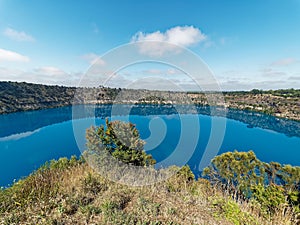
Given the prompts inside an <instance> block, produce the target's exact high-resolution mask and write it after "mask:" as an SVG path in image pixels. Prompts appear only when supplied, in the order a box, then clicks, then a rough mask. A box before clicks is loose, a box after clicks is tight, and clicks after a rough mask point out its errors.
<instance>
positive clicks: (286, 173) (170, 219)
mask: <svg viewBox="0 0 300 225" xmlns="http://www.w3.org/2000/svg"><path fill="white" fill-rule="evenodd" d="M113 124H116V126H114V125H113ZM110 126H111V127H110ZM116 127H117V128H118V129H117V130H118V131H120V130H121V133H122V132H124V131H125V132H128V133H129V134H134V135H133V136H131V137H132V138H133V139H131V140H133V143H136V144H133V145H131V144H130V143H128V144H129V145H126V146H124V145H122V144H120V143H119V138H118V137H117V136H115V135H116V133H115V131H116V130H114V128H116ZM90 132H92V133H93V134H96V136H98V138H96V137H95V136H92V138H91V136H89V135H91V134H90ZM129 137H130V135H129ZM87 138H88V140H89V145H88V149H89V151H94V150H97V149H98V148H95V147H96V146H99V145H100V147H101V149H102V150H103V151H104V152H107V153H110V154H113V155H114V156H115V157H117V158H118V159H119V160H121V161H123V162H126V163H128V162H129V163H134V164H136V165H142V166H145V165H149V166H151V164H152V163H153V161H152V160H150V161H149V159H152V157H151V156H147V155H144V154H143V152H144V151H143V149H142V145H143V143H142V142H139V134H138V131H137V130H136V129H135V127H134V126H133V125H131V124H126V123H122V122H109V121H107V124H106V127H100V128H91V129H89V130H88V131H87ZM128 146H131V147H129V148H128ZM137 147H138V148H137ZM123 150H124V151H123ZM137 151H138V152H137ZM114 153H117V154H114ZM136 155H138V156H139V157H137V158H136V157H134V156H136ZM140 156H142V157H140ZM129 159H132V161H131V160H129ZM136 159H139V160H138V161H136ZM149 162H150V163H149ZM299 171H300V169H299V167H291V166H281V165H280V164H278V163H270V164H267V163H263V162H261V161H259V160H258V159H257V158H256V156H255V154H254V153H253V152H251V151H250V152H228V153H225V154H222V155H220V156H217V157H215V158H214V159H213V161H212V164H211V166H210V167H208V168H206V169H205V171H204V173H205V175H206V176H207V177H208V178H209V179H203V178H199V179H198V180H195V177H194V175H193V173H192V172H191V170H190V169H189V167H188V166H184V167H182V168H181V170H179V171H178V172H177V173H176V174H175V175H174V176H172V177H171V178H169V179H168V180H165V181H163V182H159V183H155V184H153V185H149V186H142V187H132V186H126V185H122V184H120V183H115V182H112V181H111V180H109V179H107V178H105V177H102V176H100V175H99V174H98V173H96V172H95V170H93V169H92V168H91V167H90V166H89V164H88V163H87V162H86V161H85V160H84V159H83V158H80V159H76V157H72V158H71V159H69V160H68V159H66V158H61V159H59V160H57V161H55V160H52V161H50V162H49V163H46V164H45V165H43V166H42V167H41V168H40V169H38V170H37V171H35V172H34V173H33V174H31V175H30V176H28V177H27V178H24V179H22V180H19V181H18V182H16V183H14V184H13V185H12V186H11V187H9V188H7V189H3V190H1V191H0V218H1V219H0V223H1V224H225V225H226V224H250V225H251V224H278V225H282V224H297V223H299V221H297V215H298V214H297V213H298V212H299V204H300V203H299V202H300V201H299V200H300V195H299ZM137 175H138V174H137ZM266 179H267V182H266Z"/></svg>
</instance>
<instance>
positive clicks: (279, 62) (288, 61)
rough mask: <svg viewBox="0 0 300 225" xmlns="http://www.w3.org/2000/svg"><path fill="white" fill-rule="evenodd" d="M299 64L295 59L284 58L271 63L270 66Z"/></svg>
mask: <svg viewBox="0 0 300 225" xmlns="http://www.w3.org/2000/svg"><path fill="white" fill-rule="evenodd" d="M297 62H299V61H298V60H297V59H295V58H284V59H280V60H277V61H275V62H272V63H271V66H288V65H291V64H294V63H297Z"/></svg>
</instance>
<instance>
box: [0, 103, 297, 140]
mask: <svg viewBox="0 0 300 225" xmlns="http://www.w3.org/2000/svg"><path fill="white" fill-rule="evenodd" d="M73 107H74V108H73V112H74V111H75V112H76V113H75V114H74V115H75V118H76V119H79V118H88V117H94V115H96V117H98V118H105V117H109V116H111V114H112V112H113V115H115V116H117V115H120V116H122V115H127V114H128V112H130V115H171V114H178V113H179V114H195V113H199V114H203V115H210V113H211V108H210V107H206V106H197V107H196V111H195V107H194V106H188V105H180V106H179V105H178V106H174V105H149V104H147V105H134V106H132V105H118V106H117V109H116V108H113V107H115V105H114V106H113V105H98V106H96V107H95V108H94V106H91V105H78V106H73ZM224 110H225V109H222V108H217V109H216V108H214V112H217V113H216V114H215V115H219V116H223V114H224ZM218 112H219V113H218ZM226 117H227V118H229V119H234V120H237V121H240V122H243V123H245V124H247V125H248V127H249V128H251V127H259V128H263V129H268V130H273V131H276V132H279V133H284V134H285V135H287V136H289V137H293V136H295V137H300V122H298V121H292V120H287V119H280V118H276V117H273V116H269V115H265V114H262V113H257V112H251V111H241V110H235V109H226ZM69 120H72V107H71V106H68V107H61V108H54V109H45V110H37V111H28V112H18V113H12V114H7V115H0V141H1V140H4V139H3V138H20V137H22V136H24V135H30V134H31V133H32V132H37V130H38V129H40V128H42V127H45V126H48V125H51V124H56V123H61V122H64V121H69ZM17 134H19V136H13V135H17Z"/></svg>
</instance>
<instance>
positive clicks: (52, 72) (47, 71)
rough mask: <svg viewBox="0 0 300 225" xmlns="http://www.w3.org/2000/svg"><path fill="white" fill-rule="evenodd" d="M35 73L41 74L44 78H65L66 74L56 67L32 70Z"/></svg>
mask: <svg viewBox="0 0 300 225" xmlns="http://www.w3.org/2000/svg"><path fill="white" fill-rule="evenodd" d="M34 72H35V73H38V74H43V75H44V76H55V77H57V76H66V75H67V73H66V72H64V71H63V70H61V69H59V68H56V67H52V66H45V67H40V68H36V69H34Z"/></svg>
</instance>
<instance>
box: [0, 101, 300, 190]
mask: <svg viewBox="0 0 300 225" xmlns="http://www.w3.org/2000/svg"><path fill="white" fill-rule="evenodd" d="M74 107H75V109H76V107H77V108H78V109H79V111H80V112H83V113H80V116H78V115H77V116H76V119H74V118H73V117H72V109H73V110H74ZM74 107H73V108H72V107H62V108H55V109H47V110H38V111H30V112H19V113H13V114H7V115H0V153H1V158H0V174H1V175H0V186H8V185H10V184H12V183H13V181H14V180H18V179H20V178H21V177H24V176H27V175H29V174H30V173H31V172H32V171H34V170H35V169H37V168H38V167H39V166H40V165H42V164H43V163H45V162H46V161H48V160H51V159H58V158H59V157H70V156H71V155H77V156H79V155H80V154H81V151H82V150H84V149H85V130H86V128H88V127H90V126H91V125H93V124H96V125H100V124H104V122H105V119H104V118H105V117H107V116H109V115H110V110H111V108H110V107H111V106H109V105H106V106H99V107H98V108H97V109H96V111H97V112H96V118H94V117H92V116H91V115H90V111H91V108H87V107H85V106H74ZM147 107H148V106H139V107H136V108H135V109H134V110H132V111H131V113H130V115H129V116H126V115H122V113H120V115H114V116H113V117H111V120H116V119H118V120H124V121H128V120H129V121H130V122H132V123H134V124H136V127H137V128H138V130H139V131H140V134H141V138H142V139H145V140H146V141H147V144H146V145H145V150H146V151H147V152H148V153H150V154H152V155H153V157H154V158H155V159H156V161H157V162H158V167H160V166H168V165H170V164H177V165H180V163H182V162H183V163H185V161H180V159H181V158H182V159H184V158H187V159H188V160H187V163H188V164H189V165H190V167H191V168H192V170H193V172H194V173H196V174H199V173H200V172H199V170H201V168H200V167H199V163H200V160H201V159H202V156H203V152H204V151H208V152H209V151H212V152H215V151H216V149H210V148H207V146H208V141H209V138H210V136H211V135H212V131H211V130H212V121H214V123H215V124H216V126H217V129H218V124H223V125H224V124H225V125H226V129H225V130H224V139H223V140H221V139H222V138H221V137H220V140H219V139H213V140H212V143H213V144H214V143H215V142H220V143H221V145H220V149H217V153H218V154H220V153H223V152H227V151H233V150H235V149H236V150H238V151H248V150H253V151H254V152H255V153H256V155H257V157H258V158H259V159H260V160H262V161H265V162H270V161H277V162H280V163H282V164H291V165H297V166H300V123H299V122H296V121H289V120H284V119H278V118H275V117H272V116H267V115H263V114H259V113H254V112H246V111H237V110H229V111H228V112H227V118H224V117H211V116H210V115H209V112H208V110H209V109H208V108H205V107H199V110H198V114H193V113H189V112H187V113H184V114H176V113H174V110H173V109H170V108H169V107H165V108H164V107H158V106H151V107H150V108H149V107H148V108H147ZM86 109H88V110H87V111H85V110H86ZM92 110H93V108H92ZM93 113H94V112H93ZM93 115H94V114H93ZM182 121H184V123H183V124H182ZM183 126H185V127H183ZM198 128H200V130H198ZM74 130H75V134H74ZM182 132H184V133H185V136H184V137H182ZM217 138H218V137H217ZM179 140H181V144H178V143H179V142H180V141H179ZM195 140H196V141H195ZM213 144H212V146H214V145H213ZM177 147H178V152H179V155H177V158H176V157H175V158H174V160H167V159H169V158H170V156H171V155H172V153H173V152H174V151H175V149H177ZM80 150H81V151H80ZM181 156H182V157H181ZM171 159H173V158H172V157H171Z"/></svg>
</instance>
